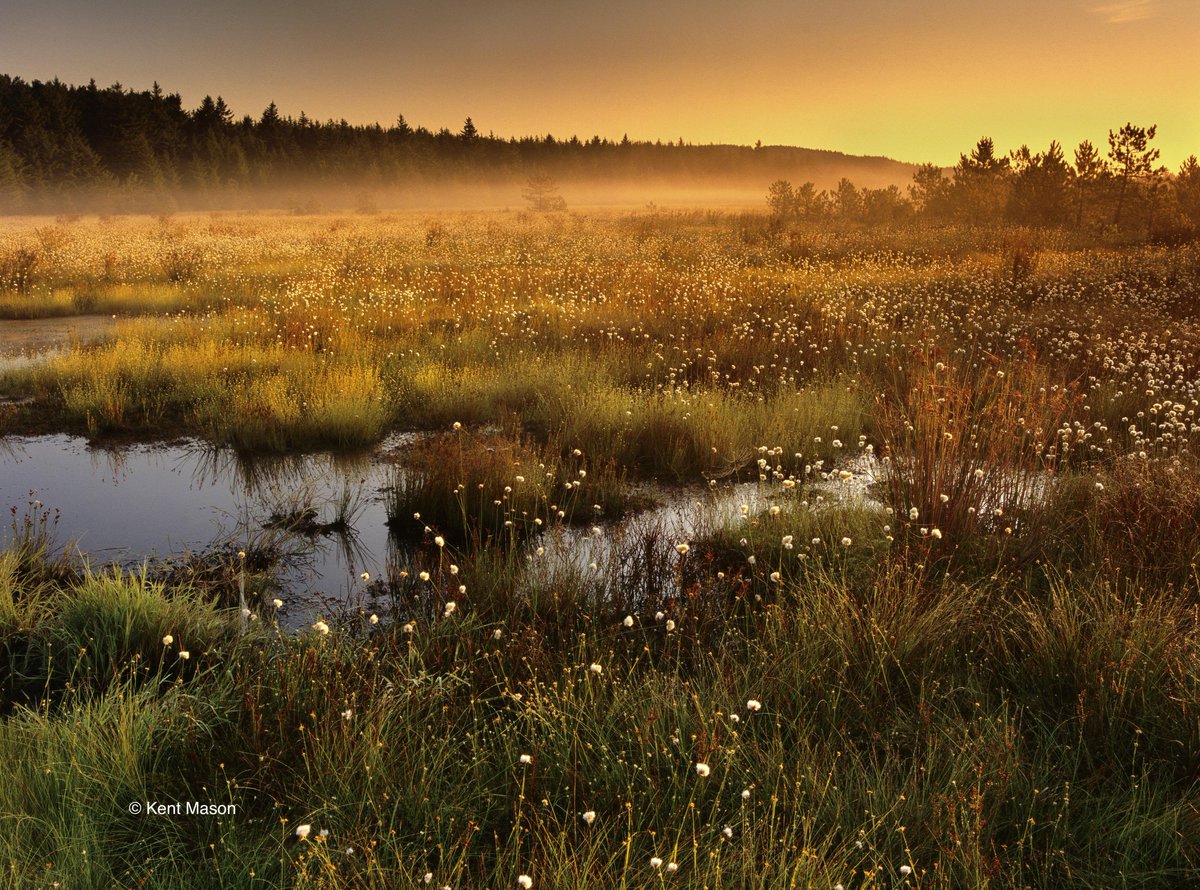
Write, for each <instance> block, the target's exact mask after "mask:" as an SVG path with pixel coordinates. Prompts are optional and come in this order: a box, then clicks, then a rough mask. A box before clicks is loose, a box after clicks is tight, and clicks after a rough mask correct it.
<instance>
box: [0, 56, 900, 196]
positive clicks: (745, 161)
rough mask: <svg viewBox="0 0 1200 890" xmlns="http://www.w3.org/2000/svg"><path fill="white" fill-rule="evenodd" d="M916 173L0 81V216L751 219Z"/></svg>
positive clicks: (819, 156) (776, 154)
mask: <svg viewBox="0 0 1200 890" xmlns="http://www.w3.org/2000/svg"><path fill="white" fill-rule="evenodd" d="M915 169H916V167H915V166H914V165H911V164H904V163H900V162H898V161H894V160H891V159H888V158H881V157H859V156H854V155H846V154H842V153H840V152H834V151H821V150H816V149H807V148H796V147H790V146H758V147H749V146H736V145H691V144H683V143H659V142H654V143H651V142H639V141H631V140H629V139H627V138H626V139H623V140H621V141H619V142H614V141H611V140H607V139H601V138H599V137H592V138H589V139H581V138H579V137H575V136H572V137H570V138H568V139H561V138H559V139H556V138H555V137H553V136H549V135H546V136H524V137H513V138H498V137H494V136H484V135H481V134H480V133H479V132H478V130H477V129H476V128H475V125H474V123H473V122H472V121H471V120H470V118H468V119H467V120H466V121H465V122H464V125H463V128H462V129H461V130H460V131H459V132H457V133H454V132H451V131H449V130H447V129H442V130H439V131H437V132H434V131H431V130H428V129H426V128H424V127H421V126H415V127H414V126H412V125H410V124H409V123H408V122H407V121H405V120H404V118H403V116H400V117H398V118H397V120H396V122H395V123H393V124H392V125H391V126H389V127H383V126H380V125H366V126H363V125H351V124H349V123H347V122H345V121H332V120H330V121H325V122H323V123H322V122H317V121H312V120H309V119H307V118H306V117H304V116H303V115H302V116H301V117H300V118H299V119H295V118H291V117H284V116H282V115H281V114H280V113H279V111H278V109H277V108H276V107H275V105H274V103H272V104H271V105H269V106H268V107H267V108H266V109H265V110H264V111H263V112H262V113H261V114H260V115H259V116H258V117H251V116H250V115H245V116H243V117H241V118H237V117H235V115H234V114H233V112H232V110H231V109H229V108H228V107H227V106H226V105H225V103H224V101H223V100H221V99H220V97H218V98H217V99H215V100H214V99H212V98H211V97H205V99H204V101H203V102H202V103H201V104H200V106H199V107H197V108H195V109H191V110H188V109H185V108H184V107H183V103H182V100H181V97H180V96H179V95H178V94H176V93H165V92H163V91H162V90H161V89H160V88H159V87H158V85H157V84H155V86H154V88H153V89H151V90H146V91H141V92H138V91H134V90H127V89H125V88H124V87H122V86H121V85H120V84H114V85H113V86H111V87H107V88H100V87H97V85H96V84H95V82H92V83H90V84H88V85H86V86H73V85H68V84H64V83H62V82H59V81H57V80H55V81H51V82H40V81H36V80H35V81H31V82H26V81H23V80H21V79H20V78H18V77H13V76H10V75H0V212H26V211H37V210H40V209H46V208H48V207H51V206H53V207H56V208H61V207H64V206H65V207H71V206H75V207H79V208H84V207H87V206H92V205H97V204H100V205H108V204H115V205H117V206H118V207H120V206H126V207H128V208H130V209H137V208H145V207H154V206H162V205H169V206H170V207H182V208H186V207H189V206H196V207H204V206H237V205H245V204H262V203H266V204H274V205H275V206H280V205H283V204H286V203H288V202H293V203H294V202H296V201H301V202H303V201H304V200H316V201H322V200H324V201H330V202H334V203H336V202H338V201H341V202H346V201H358V202H382V203H388V204H397V205H404V204H410V205H411V204H428V205H436V204H450V205H454V204H459V205H471V204H479V205H493V204H500V205H507V204H515V205H518V206H519V205H520V204H521V203H522V199H521V188H522V186H523V185H524V184H525V182H526V180H527V178H528V177H529V176H530V175H534V174H540V175H545V176H548V177H551V178H553V179H554V180H555V182H556V184H557V185H559V186H560V187H561V188H562V190H563V195H564V197H567V198H569V199H571V200H572V203H576V204H578V203H612V204H622V203H630V202H635V203H644V202H646V201H655V200H661V201H665V202H668V203H669V202H672V201H677V200H678V201H688V200H689V196H690V197H691V198H696V199H700V200H703V201H705V202H707V203H712V202H714V201H715V202H716V203H728V204H742V203H759V204H761V202H762V200H763V197H764V195H765V189H766V186H767V184H768V183H770V182H771V181H773V180H775V179H788V180H791V181H793V182H796V183H801V182H807V181H811V182H813V183H814V184H815V185H816V187H818V188H830V189H831V188H833V187H834V186H836V184H837V182H838V181H839V180H840V179H841V178H843V177H846V178H849V179H850V180H852V181H853V182H854V183H855V184H856V185H857V186H859V187H870V188H881V187H886V186H889V185H899V186H904V185H905V184H907V183H909V182H911V180H912V174H913V172H914V171H915ZM572 190H574V192H575V194H574V195H572V194H571V192H572ZM306 195H314V196H319V197H316V198H307V199H306V198H305V197H303V196H306Z"/></svg>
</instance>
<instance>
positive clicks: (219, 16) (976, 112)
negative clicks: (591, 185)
mask: <svg viewBox="0 0 1200 890" xmlns="http://www.w3.org/2000/svg"><path fill="white" fill-rule="evenodd" d="M0 73H6V74H11V75H15V76H18V77H21V78H23V79H25V80H34V79H37V80H49V79H52V78H55V77H57V78H59V79H60V80H63V81H66V82H68V83H86V82H87V81H89V80H91V79H93V78H94V79H95V80H96V81H97V83H98V84H100V85H101V86H108V85H110V84H112V83H114V82H120V83H121V84H123V85H124V86H125V87H127V88H134V89H139V90H141V89H148V88H149V87H150V85H151V84H152V83H153V82H154V81H158V82H159V83H160V84H161V85H162V87H163V89H165V90H166V91H168V92H177V93H180V94H181V95H182V97H183V101H184V106H185V107H187V108H194V107H195V106H197V105H198V104H199V103H200V100H201V99H202V98H203V97H204V96H205V95H206V94H212V95H213V96H214V97H215V96H216V95H221V96H223V97H224V98H225V100H226V102H227V103H228V104H229V105H230V107H232V108H233V110H234V111H235V112H236V113H237V114H238V115H239V116H240V115H242V114H251V115H253V116H255V117H257V116H259V115H260V114H261V112H262V110H263V109H264V108H265V107H266V105H267V104H268V103H269V102H271V101H274V102H276V103H277V104H278V106H279V109H280V112H281V113H282V114H284V115H291V116H294V117H298V116H299V114H300V112H301V111H303V112H305V113H306V114H307V115H308V116H309V117H310V118H315V119H318V120H325V119H328V118H334V119H342V118H344V119H346V120H348V121H350V122H351V123H375V122H379V123H382V124H384V125H385V126H386V125H390V124H391V123H393V122H394V121H395V120H396V116H397V114H399V113H403V114H404V116H405V118H406V119H407V120H408V121H409V122H410V123H412V124H414V125H417V124H421V125H424V126H426V127H429V128H430V129H435V130H436V129H438V128H440V127H443V126H446V127H450V128H451V129H453V130H458V129H459V128H460V127H461V126H462V123H463V120H464V118H465V117H467V116H468V115H470V116H471V117H472V119H473V120H474V122H475V124H476V126H477V127H478V128H479V129H480V131H481V132H484V133H488V132H492V133H495V134H496V135H499V136H505V137H507V136H512V135H518V136H519V135H527V134H540V135H544V134H545V133H552V134H554V135H555V136H556V137H569V136H570V135H572V134H574V135H578V136H580V138H590V137H591V136H592V135H593V134H598V135H600V136H603V137H607V138H610V139H620V138H621V137H622V136H623V135H624V134H626V133H628V134H629V136H630V138H631V139H650V140H653V139H662V140H664V141H665V140H678V139H679V138H683V139H684V140H686V141H688V142H695V143H708V142H720V143H735V144H744V145H752V144H754V143H755V142H756V141H759V140H761V141H762V142H763V143H764V144H768V145H777V144H787V145H800V146H805V147H809V148H824V149H833V150H837V151H845V152H849V153H851V154H866V155H886V156H888V157H893V158H896V159H898V160H903V161H912V162H927V161H928V162H933V163H937V164H952V163H954V162H955V161H956V160H957V159H958V155H959V154H960V153H961V152H965V151H968V150H969V149H970V148H971V146H973V145H974V144H975V142H976V141H977V140H978V139H979V138H980V137H982V136H990V137H992V138H993V139H994V140H995V143H996V146H997V148H998V149H1000V150H1002V151H1007V150H1010V149H1014V148H1016V147H1018V146H1019V145H1021V144H1028V145H1029V146H1030V147H1031V148H1035V149H1041V148H1044V147H1045V146H1046V145H1048V144H1049V142H1050V140H1052V139H1057V140H1058V141H1060V142H1061V143H1063V144H1064V145H1065V146H1067V149H1068V155H1069V154H1070V151H1071V150H1072V149H1073V148H1074V146H1075V145H1077V144H1078V143H1079V141H1080V140H1082V139H1090V140H1092V142H1094V143H1096V144H1098V145H1100V146H1102V147H1104V146H1106V144H1107V142H1106V140H1107V134H1108V131H1109V130H1110V129H1116V128H1118V127H1120V126H1121V125H1122V124H1124V123H1125V122H1127V121H1132V122H1133V123H1135V124H1139V125H1143V126H1145V125H1150V124H1157V125H1158V137H1157V139H1156V140H1155V142H1154V145H1156V146H1157V147H1158V148H1159V149H1160V150H1161V152H1162V161H1163V162H1164V163H1166V164H1168V165H1169V166H1171V167H1172V168H1175V167H1177V166H1178V164H1179V163H1180V161H1182V160H1183V159H1184V158H1185V157H1186V156H1188V155H1189V154H1193V153H1195V154H1200V103H1198V102H1197V100H1196V97H1197V96H1200V0H1038V2H1030V0H1007V2H1001V3H983V2H977V0H926V2H905V0H839V2H808V0H793V2H781V0H692V2H679V0H605V2H591V0H432V2H427V0H413V2H403V0H392V2H386V0H342V2H333V0H326V2H319V0H292V2H285V0H236V2H235V0H206V2H187V3H171V2H168V0H108V2H104V3H99V2H96V0H64V2H55V0H0Z"/></svg>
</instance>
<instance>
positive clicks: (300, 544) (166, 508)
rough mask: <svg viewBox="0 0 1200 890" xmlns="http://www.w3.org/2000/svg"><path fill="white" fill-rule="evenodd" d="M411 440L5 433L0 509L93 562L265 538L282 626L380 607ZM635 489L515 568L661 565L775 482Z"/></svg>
mask: <svg viewBox="0 0 1200 890" xmlns="http://www.w3.org/2000/svg"><path fill="white" fill-rule="evenodd" d="M412 439H413V436H412V435H411V434H410V435H399V436H394V437H392V438H389V439H388V440H386V441H385V442H383V443H382V444H381V445H380V446H379V447H377V448H375V449H373V450H370V451H366V452H362V453H358V454H352V455H339V454H333V453H328V452H322V453H315V454H305V455H292V456H286V457H269V458H268V457H260V458H254V459H247V458H244V457H242V456H240V455H238V454H237V453H236V452H234V451H232V450H230V449H225V448H215V447H213V446H211V445H208V444H204V443H201V442H197V441H192V440H184V441H180V442H175V443H170V444H143V445H127V446H121V447H113V448H107V447H95V446H92V445H89V444H88V442H87V441H86V440H85V439H82V438H78V437H73V436H67V435H48V436H36V437H8V438H6V439H0V506H2V507H6V508H10V509H11V510H13V511H15V513H14V515H16V516H19V515H20V514H21V512H22V511H25V510H31V509H35V507H34V504H35V502H36V503H37V504H38V505H39V506H38V507H37V509H49V510H51V511H52V513H53V514H54V515H56V516H57V519H58V521H57V526H56V538H57V541H58V543H59V544H60V545H63V546H67V545H69V546H70V547H71V549H72V551H73V552H74V553H75V554H76V555H77V556H79V557H80V558H84V559H86V561H87V563H88V564H89V565H90V566H92V567H93V568H103V567H107V566H112V565H116V566H119V567H121V568H123V569H138V568H140V567H141V566H142V565H143V564H147V565H150V566H152V567H163V566H168V567H169V566H170V565H172V564H173V563H180V562H181V561H184V560H186V559H187V558H188V557H190V556H196V555H202V554H206V553H211V552H214V551H218V550H221V549H223V550H224V551H225V552H227V553H230V554H233V553H236V552H237V551H238V550H239V549H247V550H249V549H251V547H253V546H261V545H263V544H264V542H266V543H269V544H270V545H271V546H273V547H274V548H275V549H276V550H277V551H278V552H279V554H280V559H279V563H278V566H277V568H276V572H275V578H274V583H275V586H276V587H277V590H278V594H279V597H280V598H281V599H282V600H283V601H284V607H283V609H282V610H281V611H280V613H279V614H280V621H281V623H282V624H284V625H285V626H292V627H299V626H304V625H305V624H306V623H308V622H310V621H311V620H312V618H313V616H315V615H327V614H332V613H337V612H339V611H343V610H345V609H347V608H354V609H358V608H361V609H363V610H365V611H373V612H378V613H379V614H381V615H382V614H384V613H386V612H387V611H388V609H389V606H390V599H388V598H387V596H386V594H385V593H384V592H383V591H384V588H383V587H380V586H376V585H372V584H368V583H365V582H363V580H362V578H361V575H362V574H363V573H364V572H365V573H367V574H368V575H369V576H370V578H371V579H387V578H391V577H394V576H395V574H396V573H397V572H398V571H401V570H403V569H405V568H408V567H410V564H411V563H412V561H413V556H414V554H413V552H412V545H410V544H407V543H404V542H401V541H399V540H398V539H397V538H396V537H395V536H394V535H393V534H392V533H391V532H390V530H389V528H388V525H387V519H388V517H387V511H386V503H385V501H386V491H387V487H388V486H389V485H390V484H392V483H393V482H394V479H395V474H396V473H397V472H401V473H402V472H403V467H402V466H401V465H400V464H399V460H400V456H401V454H402V452H403V448H404V446H405V445H406V444H408V443H409V442H411V441H412ZM870 469H871V468H870V467H868V466H866V465H864V466H861V467H856V471H857V475H856V480H860V481H858V482H856V484H855V485H854V486H852V487H847V486H845V485H839V484H837V483H828V484H827V485H828V488H827V490H826V495H827V496H828V497H829V500H830V502H844V500H845V499H847V498H849V499H862V498H866V497H867V495H866V494H865V491H866V485H867V484H868V482H869V481H870V479H871V478H872V476H871V474H870ZM639 488H641V489H642V491H641V493H642V494H643V495H644V498H645V500H646V501H647V502H648V503H652V504H653V505H654V506H652V507H650V508H648V509H644V510H641V511H638V512H636V513H633V514H631V515H629V516H628V517H626V518H625V519H624V520H622V521H620V522H611V523H603V524H601V525H598V526H595V527H593V526H582V527H566V528H560V529H555V530H552V531H548V532H547V533H545V534H543V535H541V536H539V537H538V538H537V539H535V540H533V541H531V542H530V543H529V544H528V545H527V557H528V571H529V572H531V573H533V574H535V575H536V574H540V573H543V572H549V573H553V572H555V571H558V570H561V569H575V570H580V569H584V570H589V569H590V570H593V571H604V572H611V573H612V576H613V578H614V579H616V578H619V577H620V576H621V572H620V569H621V566H620V565H619V563H620V562H622V561H623V560H625V559H627V558H628V553H629V552H630V548H631V546H632V547H636V548H639V549H638V552H639V554H640V555H639V558H640V559H644V561H645V562H646V564H647V567H648V566H650V565H653V566H656V567H657V568H656V569H654V570H655V571H660V572H661V571H664V570H666V571H669V566H670V565H671V564H672V562H673V560H674V546H675V544H676V543H677V542H680V541H691V540H695V539H696V538H697V537H698V536H700V535H702V534H703V533H704V532H705V531H706V530H708V529H710V528H712V527H714V526H716V525H718V524H722V523H728V522H734V521H737V518H738V516H739V515H740V514H741V511H742V507H743V505H745V506H746V507H747V508H748V510H749V513H750V514H751V515H755V514H758V513H759V512H761V511H762V510H764V509H766V507H767V506H768V504H769V503H770V502H771V501H772V499H773V497H774V495H773V494H772V492H773V491H774V490H775V489H774V488H773V487H772V486H761V485H759V484H758V483H738V484H728V485H721V486H717V487H715V488H709V487H705V486H699V485H696V486H676V487H671V488H666V487H662V486H657V485H640V486H639ZM817 490H818V491H819V490H820V488H819V487H818V488H817ZM298 518H299V519H301V520H302V521H301V522H299V523H297V522H296V520H297V519H298ZM339 518H343V519H345V523H344V525H343V524H339V523H338V522H337V520H338V519H339ZM289 526H291V527H289ZM297 526H300V527H297ZM6 537H7V534H6ZM651 548H652V549H653V551H654V552H653V553H652V554H651V553H649V552H648V550H649V549H651ZM646 570H649V569H648V568H647V569H646ZM663 581H665V579H658V580H657V581H656V583H661V582H663Z"/></svg>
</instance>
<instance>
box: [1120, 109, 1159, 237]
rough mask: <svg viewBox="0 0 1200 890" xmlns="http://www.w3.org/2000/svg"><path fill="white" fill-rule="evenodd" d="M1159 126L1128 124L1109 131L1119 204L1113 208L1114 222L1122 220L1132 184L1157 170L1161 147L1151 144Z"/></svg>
mask: <svg viewBox="0 0 1200 890" xmlns="http://www.w3.org/2000/svg"><path fill="white" fill-rule="evenodd" d="M1157 130H1158V128H1157V126H1150V127H1135V126H1134V125H1133V124H1131V123H1127V124H1125V126H1123V127H1121V129H1120V130H1117V131H1116V132H1115V133H1114V132H1113V131H1112V130H1109V131H1108V157H1109V159H1110V160H1111V161H1112V165H1113V173H1114V175H1115V176H1116V179H1117V206H1116V209H1115V210H1114V211H1113V225H1116V226H1119V225H1120V224H1121V217H1122V214H1123V212H1124V210H1125V204H1126V201H1127V199H1128V195H1129V189H1130V186H1131V185H1136V184H1137V183H1138V182H1139V181H1140V180H1143V179H1146V178H1148V177H1149V176H1151V174H1152V173H1153V172H1154V162H1155V161H1157V160H1158V149H1157V148H1151V147H1150V141H1151V140H1152V139H1154V136H1155V133H1156V132H1157Z"/></svg>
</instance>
